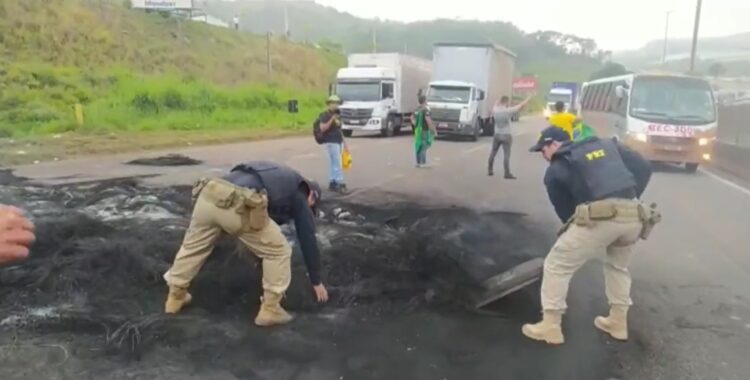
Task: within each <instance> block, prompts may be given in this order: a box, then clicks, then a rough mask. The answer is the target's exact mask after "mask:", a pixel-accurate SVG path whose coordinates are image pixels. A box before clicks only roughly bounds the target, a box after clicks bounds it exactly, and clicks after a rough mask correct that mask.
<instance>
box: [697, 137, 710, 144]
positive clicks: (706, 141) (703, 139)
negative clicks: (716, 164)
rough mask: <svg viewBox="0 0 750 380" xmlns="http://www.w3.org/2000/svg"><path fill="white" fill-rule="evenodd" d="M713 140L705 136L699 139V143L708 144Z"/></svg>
mask: <svg viewBox="0 0 750 380" xmlns="http://www.w3.org/2000/svg"><path fill="white" fill-rule="evenodd" d="M711 140H712V139H707V138H705V137H704V138H702V139H699V140H698V145H700V146H706V145H708V144H710V143H711Z"/></svg>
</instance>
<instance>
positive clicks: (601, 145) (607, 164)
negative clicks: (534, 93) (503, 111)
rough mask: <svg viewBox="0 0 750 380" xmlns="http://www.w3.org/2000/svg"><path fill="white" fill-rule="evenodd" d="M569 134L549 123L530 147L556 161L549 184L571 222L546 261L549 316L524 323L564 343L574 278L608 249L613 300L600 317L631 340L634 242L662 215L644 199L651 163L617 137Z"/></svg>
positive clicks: (601, 324) (604, 326)
mask: <svg viewBox="0 0 750 380" xmlns="http://www.w3.org/2000/svg"><path fill="white" fill-rule="evenodd" d="M569 140H570V136H569V135H568V133H566V132H565V131H563V130H562V129H560V128H557V127H549V128H547V129H545V130H544V131H543V132H542V135H541V137H540V138H539V141H538V143H537V144H536V145H535V146H534V147H532V148H531V151H534V152H542V154H543V155H544V158H545V159H546V160H547V161H549V162H550V165H549V167H548V168H547V172H546V174H545V176H544V184H545V186H546V188H547V193H548V195H549V199H550V201H551V202H552V205H553V206H554V208H555V211H556V213H557V215H558V216H559V217H560V220H561V221H563V223H565V227H563V229H562V231H561V234H560V235H559V238H558V240H557V242H556V243H555V245H554V246H553V247H552V250H551V251H550V252H549V254H548V255H547V258H546V259H545V262H544V276H543V278H542V289H541V298H542V308H543V312H544V316H543V320H542V321H541V322H539V323H537V324H527V325H524V326H523V329H522V331H523V333H524V335H526V336H527V337H529V338H531V339H534V340H540V341H545V342H547V343H550V344H561V343H563V342H564V337H563V334H562V329H561V320H562V315H563V314H564V312H565V310H566V308H567V305H566V302H565V299H566V297H567V294H568V285H569V283H570V279H571V278H572V276H573V274H575V272H576V271H577V270H578V269H579V268H581V266H583V264H585V263H586V262H587V261H588V260H590V259H593V258H598V257H602V256H604V276H605V280H606V282H605V285H606V293H607V298H608V300H609V304H610V307H611V308H610V313H609V316H608V317H597V318H596V319H595V321H594V323H595V325H596V327H598V328H599V329H601V330H603V331H605V332H607V333H609V334H610V335H611V336H612V337H614V338H616V339H620V340H626V339H627V335H628V331H627V311H628V308H629V307H630V305H632V300H631V299H630V284H631V278H630V273H629V272H628V265H629V263H630V258H631V256H632V252H633V251H632V247H633V245H634V244H635V243H636V242H637V241H638V239H639V238H646V237H647V231H650V228H651V227H652V226H653V224H655V223H656V222H657V221H658V213H656V211H655V210H653V209H651V208H647V207H645V206H644V205H643V204H641V202H640V201H639V200H638V199H639V198H640V196H641V195H642V194H643V191H644V190H645V189H646V185H648V182H649V179H650V178H651V168H650V165H649V163H648V162H647V161H646V160H644V159H643V157H641V156H640V155H639V154H638V153H636V152H635V151H633V150H631V149H629V148H627V147H625V146H623V145H621V144H619V143H618V142H617V141H615V140H610V139H606V140H604V139H601V140H600V139H598V138H596V137H591V138H588V139H585V140H582V141H578V142H574V143H572V142H570V141H569Z"/></svg>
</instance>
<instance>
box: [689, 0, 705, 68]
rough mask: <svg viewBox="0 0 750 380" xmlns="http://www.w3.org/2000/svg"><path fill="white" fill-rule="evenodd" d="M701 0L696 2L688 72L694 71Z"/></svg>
mask: <svg viewBox="0 0 750 380" xmlns="http://www.w3.org/2000/svg"><path fill="white" fill-rule="evenodd" d="M702 5H703V0H698V4H697V5H696V8H695V26H694V27H693V46H692V48H691V49H690V72H691V73H692V72H694V71H695V52H696V50H697V48H698V27H699V26H700V23H701V6H702Z"/></svg>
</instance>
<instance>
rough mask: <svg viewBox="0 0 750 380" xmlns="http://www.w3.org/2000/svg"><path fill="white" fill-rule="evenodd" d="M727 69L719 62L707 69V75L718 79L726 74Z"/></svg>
mask: <svg viewBox="0 0 750 380" xmlns="http://www.w3.org/2000/svg"><path fill="white" fill-rule="evenodd" d="M726 72H727V68H726V67H724V65H723V64H722V63H721V62H715V63H714V64H712V65H711V67H709V68H708V73H709V74H711V76H712V77H714V78H716V77H720V76H722V75H724V74H726Z"/></svg>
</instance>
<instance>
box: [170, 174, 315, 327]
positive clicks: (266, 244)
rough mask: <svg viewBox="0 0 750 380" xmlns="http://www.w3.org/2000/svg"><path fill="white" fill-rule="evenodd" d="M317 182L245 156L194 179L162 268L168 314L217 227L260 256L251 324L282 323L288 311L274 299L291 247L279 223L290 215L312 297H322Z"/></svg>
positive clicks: (186, 297)
mask: <svg viewBox="0 0 750 380" xmlns="http://www.w3.org/2000/svg"><path fill="white" fill-rule="evenodd" d="M320 197H321V190H320V186H318V184H317V183H316V182H314V181H311V180H307V179H305V178H304V177H302V176H301V175H300V174H299V173H297V172H296V171H295V170H293V169H291V168H289V167H287V166H284V165H280V164H277V163H274V162H269V161H253V162H247V163H244V164H241V165H238V166H236V167H235V168H233V169H232V170H231V171H230V173H229V174H227V175H226V176H224V177H223V178H220V179H219V178H216V179H202V180H199V181H198V182H197V183H196V185H195V187H194V188H193V199H194V200H195V207H194V210H193V215H192V218H191V221H190V227H188V229H187V231H186V233H185V239H184V241H183V243H182V247H181V248H180V250H179V252H178V253H177V257H176V258H175V260H174V264H173V265H172V267H171V268H170V269H169V271H168V272H167V273H166V274H164V279H165V280H166V282H167V284H168V285H169V295H168V297H167V302H166V305H165V312H166V313H168V314H175V313H178V312H179V311H180V310H181V309H182V308H183V307H184V306H186V305H187V304H189V303H190V301H191V300H192V297H191V296H190V293H188V292H187V288H188V287H189V286H190V282H191V281H192V280H193V278H195V276H196V275H197V274H198V271H199V270H200V268H201V267H202V266H203V263H204V262H205V261H206V259H207V258H208V256H209V255H211V251H212V250H213V248H214V244H215V242H216V239H218V237H219V235H220V234H221V233H222V231H223V232H226V233H228V234H230V235H231V236H234V237H236V238H237V239H239V240H240V241H241V242H242V243H243V244H245V246H247V248H248V249H249V250H250V251H252V252H253V253H254V254H255V255H256V256H257V257H259V258H260V259H261V260H262V262H263V290H264V292H263V297H262V299H261V300H262V304H261V307H260V310H259V312H258V315H257V317H256V319H255V324H257V325H258V326H273V325H279V324H285V323H288V322H290V321H291V320H292V317H291V316H290V315H289V314H288V313H287V312H286V311H285V310H284V309H283V308H282V307H281V305H280V301H281V298H282V296H283V294H284V292H285V291H286V290H287V288H288V287H289V283H290V281H291V268H290V260H291V255H292V248H291V246H290V245H289V242H287V240H286V238H285V237H284V235H283V234H282V232H281V228H280V227H279V225H280V224H285V223H289V222H291V221H294V225H295V229H296V231H297V238H298V240H299V242H300V246H301V249H302V253H303V255H304V258H305V265H306V266H307V271H308V274H309V276H310V281H311V283H312V286H313V289H314V290H315V295H316V297H317V300H318V302H326V301H327V300H328V292H327V290H326V288H325V286H324V285H323V283H322V282H321V279H320V255H319V252H318V245H317V240H316V237H315V224H314V208H315V206H316V204H317V203H318V202H319V201H320Z"/></svg>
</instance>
